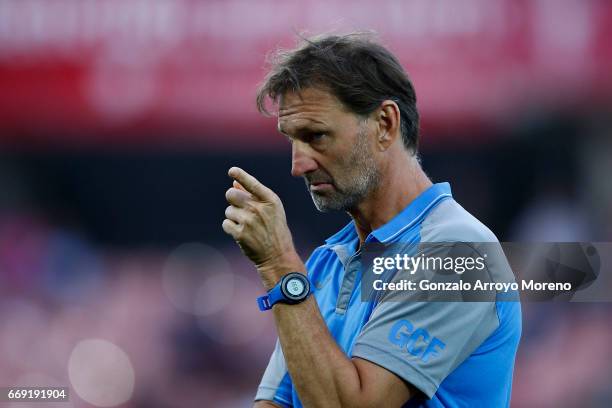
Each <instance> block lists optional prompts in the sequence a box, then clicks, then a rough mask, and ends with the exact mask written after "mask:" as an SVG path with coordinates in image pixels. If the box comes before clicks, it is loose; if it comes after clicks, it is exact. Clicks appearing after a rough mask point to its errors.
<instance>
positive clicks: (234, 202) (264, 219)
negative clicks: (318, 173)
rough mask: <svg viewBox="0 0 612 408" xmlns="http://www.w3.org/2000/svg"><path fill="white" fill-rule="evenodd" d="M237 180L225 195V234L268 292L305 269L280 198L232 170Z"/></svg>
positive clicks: (235, 168) (241, 172)
mask: <svg viewBox="0 0 612 408" xmlns="http://www.w3.org/2000/svg"><path fill="white" fill-rule="evenodd" d="M228 175H229V176H230V177H232V178H233V179H234V182H233V185H232V187H231V188H230V189H229V190H227V192H226V193H225V198H226V199H227V202H228V203H229V204H230V206H229V207H227V208H226V209H225V217H226V219H225V220H223V225H222V226H223V231H225V232H226V233H227V234H229V235H231V236H232V237H233V238H234V240H236V242H237V243H238V245H239V246H240V248H241V249H242V252H243V253H244V254H245V255H246V256H247V257H248V258H249V259H250V260H251V261H253V263H254V264H255V266H256V267H257V270H258V271H259V275H260V278H261V279H262V282H263V284H264V286H265V287H266V289H270V288H272V287H273V286H274V285H276V283H277V282H278V281H279V280H280V278H281V276H282V275H284V274H285V273H288V272H292V271H297V272H300V271H302V270H303V269H304V266H303V264H302V261H301V260H300V258H299V256H298V255H297V253H296V252H295V248H294V246H293V240H292V238H291V232H290V231H289V227H288V226H287V219H286V217H285V209H284V208H283V203H282V202H281V200H280V198H279V197H278V196H277V195H276V194H275V193H274V192H273V191H272V190H270V189H269V188H268V187H266V186H264V185H263V184H261V183H260V182H259V181H258V180H257V179H256V178H255V177H253V176H251V175H250V174H248V173H247V172H246V171H244V170H242V169H240V168H238V167H232V168H231V169H229V171H228Z"/></svg>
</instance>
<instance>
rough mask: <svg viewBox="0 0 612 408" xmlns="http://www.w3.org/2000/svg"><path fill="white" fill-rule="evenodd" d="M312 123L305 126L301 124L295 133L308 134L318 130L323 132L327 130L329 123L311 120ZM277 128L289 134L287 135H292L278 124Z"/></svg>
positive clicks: (282, 132)
mask: <svg viewBox="0 0 612 408" xmlns="http://www.w3.org/2000/svg"><path fill="white" fill-rule="evenodd" d="M310 122H311V123H312V124H307V125H304V126H299V127H296V128H295V134H296V135H302V134H306V133H316V132H322V131H327V125H325V124H324V123H323V122H319V121H310ZM277 130H278V132H279V133H281V134H283V135H285V136H287V137H292V136H290V135H289V134H287V132H286V131H285V130H284V129H283V128H282V127H281V126H278V127H277Z"/></svg>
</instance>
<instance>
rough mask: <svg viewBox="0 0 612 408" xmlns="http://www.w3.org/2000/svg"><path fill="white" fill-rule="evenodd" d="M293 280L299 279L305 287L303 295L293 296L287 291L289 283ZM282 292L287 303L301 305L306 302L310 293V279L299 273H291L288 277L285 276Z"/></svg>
mask: <svg viewBox="0 0 612 408" xmlns="http://www.w3.org/2000/svg"><path fill="white" fill-rule="evenodd" d="M292 279H299V280H300V281H301V282H302V284H303V285H304V290H303V291H302V293H300V294H299V295H297V296H296V295H292V294H291V293H290V292H289V291H288V290H287V284H288V283H289V281H291V280H292ZM280 290H281V292H282V294H283V297H284V298H285V299H286V301H287V302H289V303H299V302H301V301H302V300H304V299H305V298H306V297H307V296H308V294H309V293H310V282H309V280H308V278H307V277H306V276H305V275H304V274H302V273H299V272H291V273H288V274H287V275H285V276H283V278H282V279H281V284H280Z"/></svg>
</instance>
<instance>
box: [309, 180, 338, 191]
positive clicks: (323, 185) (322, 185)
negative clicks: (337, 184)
mask: <svg viewBox="0 0 612 408" xmlns="http://www.w3.org/2000/svg"><path fill="white" fill-rule="evenodd" d="M309 187H310V191H313V192H322V191H326V190H332V189H333V188H334V186H333V184H332V183H328V182H315V183H310V184H309Z"/></svg>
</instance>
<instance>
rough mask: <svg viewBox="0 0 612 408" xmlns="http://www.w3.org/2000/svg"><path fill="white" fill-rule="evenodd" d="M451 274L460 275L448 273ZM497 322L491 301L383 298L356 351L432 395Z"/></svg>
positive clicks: (495, 326)
mask: <svg viewBox="0 0 612 408" xmlns="http://www.w3.org/2000/svg"><path fill="white" fill-rule="evenodd" d="M470 251H471V250H470V249H469V248H468V250H467V252H470ZM444 252H445V253H447V251H446V250H444ZM461 252H465V250H462V251H461ZM418 273H419V272H418V271H417V274H418ZM413 276H414V275H413ZM449 278H450V279H455V277H452V276H449V275H446V276H445V279H446V280H448V279H449ZM464 278H465V276H464ZM456 279H457V280H459V279H461V277H460V276H456ZM417 299H420V298H417ZM498 325H499V319H498V317H497V311H496V305H495V302H491V301H481V302H471V301H429V302H427V301H414V300H410V299H408V298H405V297H404V298H400V299H396V300H392V299H391V300H388V301H380V302H379V303H378V304H377V305H376V306H375V308H374V310H373V312H372V315H371V316H370V319H369V321H368V322H367V323H366V324H365V326H364V327H363V329H362V331H361V333H360V334H359V336H358V337H357V339H356V341H355V344H354V346H353V349H352V356H353V357H359V358H363V359H365V360H368V361H371V362H373V363H375V364H377V365H379V366H381V367H383V368H385V369H387V370H389V371H391V372H393V373H394V374H396V375H397V376H399V377H400V378H402V379H403V380H404V381H406V382H408V383H410V384H412V385H413V386H414V387H416V388H417V389H419V390H420V391H421V392H423V393H424V394H425V395H426V396H427V397H428V398H431V397H432V396H433V395H434V394H435V393H436V391H437V389H438V387H439V386H440V383H441V382H442V381H443V380H444V378H446V376H447V375H448V374H450V373H451V372H452V371H453V370H454V369H455V368H456V367H457V366H458V365H459V364H461V363H462V362H463V361H464V360H465V359H466V358H467V357H468V356H469V355H470V354H471V353H472V352H473V351H474V350H475V349H476V348H477V347H478V346H479V345H480V344H481V343H482V342H483V341H484V340H485V339H486V338H487V337H488V336H489V335H490V334H491V333H492V332H493V331H494V330H495V329H496V328H497V327H498Z"/></svg>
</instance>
